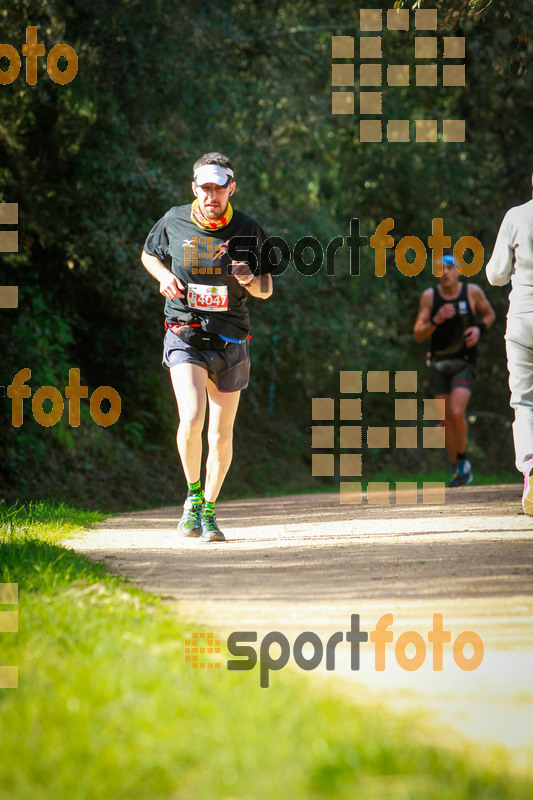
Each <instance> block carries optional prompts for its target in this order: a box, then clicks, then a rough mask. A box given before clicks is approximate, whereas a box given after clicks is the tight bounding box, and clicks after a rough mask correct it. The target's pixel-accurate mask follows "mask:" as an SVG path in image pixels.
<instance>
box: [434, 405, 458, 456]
mask: <svg viewBox="0 0 533 800" xmlns="http://www.w3.org/2000/svg"><path fill="white" fill-rule="evenodd" d="M435 399H436V400H444V408H445V418H444V444H445V446H446V452H447V453H448V455H449V456H450V460H451V462H452V464H455V462H456V461H457V444H456V441H455V429H454V424H453V419H452V414H451V406H450V395H449V394H436V395H435Z"/></svg>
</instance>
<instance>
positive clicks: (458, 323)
mask: <svg viewBox="0 0 533 800" xmlns="http://www.w3.org/2000/svg"><path fill="white" fill-rule="evenodd" d="M466 287H467V284H466V283H462V284H461V291H460V292H459V296H458V297H456V298H455V300H446V299H444V298H443V297H441V294H440V292H439V291H438V289H437V287H436V286H434V287H433V307H432V310H431V318H433V317H434V316H435V314H436V313H437V311H438V310H439V308H440V307H441V306H443V305H444V304H445V303H451V304H452V305H453V306H455V315H454V316H453V317H451V318H450V319H447V320H445V321H444V322H443V323H442V325H439V326H438V327H437V329H436V330H435V331H434V332H433V334H432V336H431V355H432V356H435V357H436V358H438V359H441V358H464V359H466V360H468V361H475V360H476V349H477V348H476V347H467V346H466V344H465V340H464V338H463V334H464V332H465V330H466V329H467V328H470V326H471V325H475V322H476V318H475V315H474V312H473V311H472V309H471V308H470V303H469V302H468V293H467V288H466Z"/></svg>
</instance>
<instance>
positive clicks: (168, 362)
mask: <svg viewBox="0 0 533 800" xmlns="http://www.w3.org/2000/svg"><path fill="white" fill-rule="evenodd" d="M177 364H198V366H200V367H203V368H204V369H206V370H207V372H208V375H209V378H210V379H211V380H212V381H213V383H214V384H215V386H216V387H217V389H218V390H219V391H221V392H238V391H240V390H241V389H246V387H247V386H248V380H249V378H250V353H249V350H248V342H243V343H242V344H235V343H234V342H228V343H227V345H226V347H225V348H224V349H223V350H199V349H198V348H196V347H191V345H190V344H186V343H185V342H184V341H182V340H181V339H180V337H179V336H178V335H177V334H175V333H172V331H167V332H166V335H165V341H164V345H163V366H164V367H165V368H166V369H168V370H170V368H171V367H175V366H176V365H177Z"/></svg>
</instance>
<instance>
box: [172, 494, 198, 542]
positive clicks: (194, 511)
mask: <svg viewBox="0 0 533 800" xmlns="http://www.w3.org/2000/svg"><path fill="white" fill-rule="evenodd" d="M178 533H179V534H180V536H186V537H198V536H200V534H201V533H202V503H199V502H196V503H195V502H194V501H193V500H189V499H187V500H186V501H185V503H184V504H183V516H182V518H181V519H180V521H179V522H178Z"/></svg>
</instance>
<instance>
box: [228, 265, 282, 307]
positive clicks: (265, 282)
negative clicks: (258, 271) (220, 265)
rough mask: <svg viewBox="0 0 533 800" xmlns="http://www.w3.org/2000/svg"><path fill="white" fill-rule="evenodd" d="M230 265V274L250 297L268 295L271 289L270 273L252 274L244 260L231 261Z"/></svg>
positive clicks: (262, 297) (264, 297) (264, 296)
mask: <svg viewBox="0 0 533 800" xmlns="http://www.w3.org/2000/svg"><path fill="white" fill-rule="evenodd" d="M231 265H232V270H231V271H232V274H233V275H234V277H235V278H236V280H237V281H238V282H239V283H240V285H241V286H243V287H244V288H245V289H246V291H248V292H249V293H250V294H251V295H252V297H258V298H259V299H260V300H266V299H267V298H268V297H270V295H271V294H272V290H273V285H272V276H271V275H269V274H266V275H254V274H253V272H252V271H251V269H250V267H249V265H248V264H247V263H246V262H245V261H232V262H231ZM250 279H251V280H250Z"/></svg>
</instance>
